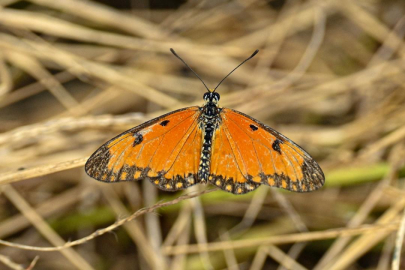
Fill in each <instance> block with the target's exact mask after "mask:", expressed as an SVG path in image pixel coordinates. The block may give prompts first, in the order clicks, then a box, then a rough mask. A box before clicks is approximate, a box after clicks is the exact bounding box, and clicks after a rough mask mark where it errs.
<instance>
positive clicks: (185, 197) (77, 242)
mask: <svg viewBox="0 0 405 270" xmlns="http://www.w3.org/2000/svg"><path fill="white" fill-rule="evenodd" d="M216 190H217V189H208V190H204V191H201V192H198V193H193V194H186V195H182V196H180V197H178V198H177V199H174V200H171V201H168V202H163V203H157V204H155V205H153V206H150V207H146V208H143V209H140V210H138V211H136V212H135V213H133V214H132V215H130V216H129V217H126V218H123V219H120V220H118V221H117V222H115V223H114V224H112V225H110V226H108V227H106V228H103V229H100V230H97V231H95V232H94V233H92V234H90V235H88V236H86V237H83V238H80V239H78V240H75V241H72V242H67V243H66V244H64V245H62V246H56V247H36V246H28V245H22V244H15V243H11V242H8V241H4V240H0V244H1V245H5V246H8V247H14V248H19V249H25V250H36V251H47V252H49V251H59V250H63V249H66V248H70V247H73V246H77V245H81V244H83V243H86V242H88V241H90V240H92V239H94V238H96V237H98V236H100V235H103V234H105V233H108V232H110V231H112V230H115V229H116V228H118V227H120V226H122V225H123V224H125V223H127V222H128V221H131V220H133V219H136V218H138V217H139V216H141V215H144V214H146V213H150V212H153V211H155V210H156V209H159V208H162V207H165V206H169V205H173V204H176V203H179V202H181V201H184V200H188V199H191V198H195V197H198V196H201V195H203V194H206V193H210V192H213V191H216Z"/></svg>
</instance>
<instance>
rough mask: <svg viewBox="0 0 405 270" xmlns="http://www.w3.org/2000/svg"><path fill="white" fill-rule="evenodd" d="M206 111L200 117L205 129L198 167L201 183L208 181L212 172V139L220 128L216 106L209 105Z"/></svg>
mask: <svg viewBox="0 0 405 270" xmlns="http://www.w3.org/2000/svg"><path fill="white" fill-rule="evenodd" d="M204 109H205V110H204V112H203V114H202V115H201V117H200V124H199V126H200V128H201V129H202V130H203V132H202V135H203V144H202V147H201V158H200V165H199V168H198V178H199V180H200V181H201V183H207V182H208V177H209V174H210V165H211V152H212V140H213V136H214V132H215V129H216V128H218V123H219V121H220V118H219V114H218V111H219V109H218V108H217V107H216V106H210V105H207V106H206V107H205V108H204Z"/></svg>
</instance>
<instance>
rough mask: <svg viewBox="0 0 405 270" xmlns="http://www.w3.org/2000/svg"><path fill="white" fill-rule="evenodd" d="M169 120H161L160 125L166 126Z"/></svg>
mask: <svg viewBox="0 0 405 270" xmlns="http://www.w3.org/2000/svg"><path fill="white" fill-rule="evenodd" d="M169 122H170V121H169V120H164V121H162V122H160V125H161V126H162V127H165V126H167V124H169Z"/></svg>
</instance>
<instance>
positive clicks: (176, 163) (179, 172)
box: [85, 49, 325, 194]
mask: <svg viewBox="0 0 405 270" xmlns="http://www.w3.org/2000/svg"><path fill="white" fill-rule="evenodd" d="M170 50H171V52H172V53H173V54H174V55H175V56H176V57H177V58H179V59H180V60H181V61H182V62H183V63H184V64H185V65H186V66H187V67H188V68H189V69H190V70H191V71H192V72H193V73H194V74H195V75H196V76H197V77H198V78H199V79H200V80H201V82H202V83H203V84H204V86H205V88H206V89H207V92H205V93H204V95H203V98H204V102H205V103H204V105H203V106H202V107H199V106H193V107H188V108H183V109H179V110H176V111H172V112H170V113H167V114H165V115H162V116H159V117H157V118H155V119H152V120H150V121H147V122H145V123H143V124H141V125H139V126H136V127H134V128H132V129H129V130H127V131H125V132H124V133H122V134H120V135H118V136H117V137H115V138H113V139H111V140H109V141H108V142H106V143H105V144H104V145H102V146H101V147H100V148H99V149H98V150H97V151H96V152H95V153H94V154H93V155H92V156H91V157H90V158H89V159H88V161H87V163H86V165H85V170H86V173H87V174H88V175H89V176H91V177H93V178H95V179H97V180H100V181H104V182H119V181H129V180H140V179H148V180H149V181H151V182H152V183H153V184H154V185H156V186H157V187H158V188H160V189H162V190H166V191H176V190H181V189H185V188H188V187H190V186H193V185H196V184H198V183H200V184H206V183H211V184H213V185H215V186H217V187H219V188H221V189H222V190H224V191H227V192H230V193H233V194H244V193H247V192H250V191H252V190H255V189H256V188H258V187H259V186H260V185H262V184H263V185H268V186H271V187H278V188H283V189H286V190H290V191H297V192H308V191H313V190H316V189H318V188H320V187H322V186H323V184H324V182H325V177H324V174H323V172H322V170H321V168H320V166H319V165H318V164H317V163H316V161H315V160H314V159H313V158H312V157H311V156H310V155H309V154H308V153H307V152H306V151H305V150H304V149H302V148H301V147H300V146H298V145H297V144H295V143H294V142H293V141H291V140H290V139H288V138H287V137H285V136H284V135H282V134H280V133H279V132H277V131H276V130H274V129H272V128H271V127H269V126H267V125H265V124H262V123H261V122H259V121H258V120H256V119H253V118H252V117H250V116H248V115H246V114H243V113H241V112H238V111H235V110H232V109H228V108H222V107H220V106H219V105H218V102H219V100H220V95H219V94H218V93H217V92H216V89H217V88H218V86H219V85H220V84H221V83H222V82H223V81H224V80H225V79H226V78H227V77H228V76H229V75H230V74H231V73H232V72H233V71H235V70H236V69H237V68H238V67H240V66H241V65H242V64H243V63H245V62H246V61H248V60H249V59H251V58H252V57H254V56H255V55H256V54H257V53H258V50H256V51H255V52H254V53H253V54H252V55H251V56H250V57H249V58H247V59H246V60H244V61H243V62H242V63H241V64H239V65H238V66H237V67H236V68H234V69H233V70H232V71H231V72H230V73H229V74H228V75H227V76H225V78H223V79H222V80H221V82H220V83H219V84H218V85H217V87H215V88H214V89H209V88H208V87H207V86H206V84H205V83H204V81H203V80H202V79H201V78H200V77H199V76H198V74H197V73H196V72H194V70H193V69H191V67H189V66H188V64H187V63H186V62H185V61H184V60H183V59H182V58H181V57H180V56H178V55H177V53H176V52H175V51H174V50H173V49H170Z"/></svg>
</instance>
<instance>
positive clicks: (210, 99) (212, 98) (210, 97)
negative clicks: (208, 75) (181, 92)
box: [203, 89, 220, 105]
mask: <svg viewBox="0 0 405 270" xmlns="http://www.w3.org/2000/svg"><path fill="white" fill-rule="evenodd" d="M203 98H204V101H205V103H206V104H215V105H216V104H218V101H219V99H220V96H219V94H218V93H217V92H214V90H212V89H210V91H209V92H205V93H204V96H203Z"/></svg>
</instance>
